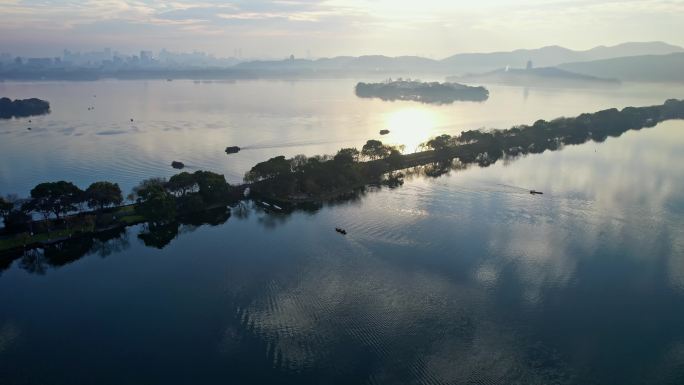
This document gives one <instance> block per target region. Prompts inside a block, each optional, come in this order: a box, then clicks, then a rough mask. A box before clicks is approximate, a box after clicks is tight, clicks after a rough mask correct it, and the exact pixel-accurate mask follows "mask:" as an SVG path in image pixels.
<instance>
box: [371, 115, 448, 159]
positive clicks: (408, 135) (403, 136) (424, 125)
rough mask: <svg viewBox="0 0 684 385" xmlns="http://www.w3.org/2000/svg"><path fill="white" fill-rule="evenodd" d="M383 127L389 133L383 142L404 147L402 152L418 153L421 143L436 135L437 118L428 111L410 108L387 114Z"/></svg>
mask: <svg viewBox="0 0 684 385" xmlns="http://www.w3.org/2000/svg"><path fill="white" fill-rule="evenodd" d="M385 125H386V128H387V129H388V130H390V133H389V134H388V135H387V137H386V138H387V139H385V140H383V141H386V142H387V143H388V144H395V145H399V144H401V145H404V146H405V149H404V152H405V153H412V152H416V151H418V147H419V146H420V145H421V143H424V142H426V141H427V140H428V139H430V138H431V137H433V136H435V135H437V133H436V130H437V128H438V126H439V117H438V116H437V114H435V113H434V112H433V111H430V110H429V109H426V108H420V107H410V108H405V109H402V110H398V111H394V112H391V113H389V114H388V115H387V117H386V118H385Z"/></svg>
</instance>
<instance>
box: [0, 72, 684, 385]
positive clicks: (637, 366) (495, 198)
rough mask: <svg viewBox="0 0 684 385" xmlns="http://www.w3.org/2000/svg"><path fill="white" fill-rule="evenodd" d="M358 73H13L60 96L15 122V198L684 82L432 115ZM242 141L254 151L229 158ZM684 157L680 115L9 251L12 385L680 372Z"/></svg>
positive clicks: (683, 377)
mask: <svg viewBox="0 0 684 385" xmlns="http://www.w3.org/2000/svg"><path fill="white" fill-rule="evenodd" d="M353 85H354V82H353V81H350V80H330V81H319V80H317V81H301V82H276V81H274V82H269V81H248V82H237V83H197V84H196V83H194V82H191V81H173V82H160V81H150V82H121V81H103V82H83V83H24V84H22V83H0V96H5V95H6V96H9V97H12V98H19V97H22V98H23V97H40V98H45V99H47V100H49V101H50V102H51V104H52V110H53V112H52V113H51V114H50V115H46V116H42V117H34V118H31V120H32V122H31V123H30V124H29V123H28V119H21V120H11V121H0V194H5V193H19V194H20V195H26V194H27V193H28V190H29V189H30V188H31V187H32V186H33V185H35V184H37V183H39V182H42V181H48V180H58V179H66V180H71V181H74V182H76V183H77V184H79V185H80V186H81V187H86V186H87V184H88V183H90V182H92V181H96V180H102V179H105V180H112V181H115V182H118V183H120V184H121V185H122V187H123V188H124V189H125V190H128V189H130V187H132V186H133V185H134V184H136V183H137V182H138V181H139V180H141V179H143V178H147V177H153V176H169V175H172V174H173V173H174V170H173V169H171V167H170V162H171V161H172V160H180V161H183V162H185V163H186V164H187V165H188V166H189V168H191V169H208V170H212V171H217V172H221V173H225V174H226V176H227V178H228V179H229V180H230V181H233V182H238V181H239V180H240V179H241V176H242V174H244V172H245V171H247V170H248V169H249V168H250V167H251V166H252V165H253V164H254V163H256V162H258V161H261V160H265V159H267V158H269V157H272V156H276V155H280V154H283V155H288V156H289V155H294V154H297V153H305V154H307V155H313V154H319V153H333V152H334V151H335V150H336V149H338V148H340V147H343V146H357V147H360V146H361V145H362V144H363V143H364V142H365V140H367V139H370V138H379V135H378V131H379V130H380V129H383V128H387V129H390V130H391V133H390V134H389V135H387V136H386V137H382V140H383V141H386V142H388V143H393V144H404V145H406V148H407V151H412V150H413V149H415V148H416V146H417V145H418V144H419V143H420V142H422V141H424V140H425V139H426V138H428V137H430V136H433V135H436V134H440V133H457V132H459V131H461V130H465V129H473V128H479V127H497V128H507V127H509V126H511V125H514V124H521V123H531V122H533V121H535V120H537V119H540V118H544V119H552V118H554V117H558V116H574V115H577V114H579V113H582V112H593V111H596V110H599V109H603V108H609V107H624V106H628V105H634V106H641V105H650V104H660V103H662V102H663V101H664V100H665V99H667V98H670V97H680V98H681V97H682V96H683V95H681V91H682V88H681V87H674V86H672V87H667V86H653V85H639V86H637V85H625V86H623V87H621V88H618V89H610V90H587V89H585V90H565V91H560V90H550V89H529V90H525V89H522V88H516V87H490V92H491V97H490V100H488V101H487V102H484V103H456V104H453V105H447V106H428V105H422V104H417V103H412V102H394V103H391V102H382V101H373V100H364V99H357V98H356V97H355V96H354V94H353ZM94 95H96V97H95V96H94ZM91 106H94V107H95V110H93V111H88V110H87V108H88V107H91ZM131 118H133V119H134V122H132V123H131V122H130V119H131ZM29 125H30V126H31V127H32V130H31V131H28V130H26V127H27V126H29ZM233 144H236V145H239V146H243V147H245V148H246V149H245V150H243V151H241V152H240V153H238V154H234V155H226V154H225V153H224V152H223V149H224V148H225V147H226V146H228V145H233ZM683 164H684V121H668V122H664V123H662V124H659V125H658V126H656V127H653V128H649V129H644V130H640V131H631V132H628V133H626V134H624V135H622V136H621V137H619V138H609V139H608V140H606V141H605V142H603V143H593V142H590V143H586V144H584V145H580V146H569V147H566V148H564V149H563V150H561V151H556V152H546V153H544V154H541V155H532V156H527V157H524V158H521V159H518V160H515V161H511V162H509V163H507V164H505V163H503V162H501V163H497V164H495V165H493V166H490V167H488V168H478V167H471V168H468V169H466V170H458V171H456V170H454V171H452V172H451V173H450V174H448V175H444V176H441V177H439V178H427V177H421V176H415V177H412V178H407V180H406V182H405V183H404V185H403V186H401V187H398V188H395V189H387V188H383V189H370V190H368V191H366V192H365V193H364V194H361V195H359V196H357V197H356V199H353V200H350V201H342V202H338V203H336V204H331V205H326V206H325V207H323V208H322V209H320V210H318V211H315V212H301V211H300V212H295V213H292V214H290V215H284V214H279V215H272V214H268V213H265V212H263V211H262V210H260V209H259V208H257V207H254V206H253V205H252V204H250V203H248V204H245V205H244V206H242V207H236V208H233V209H232V215H231V216H230V218H228V219H227V220H225V219H226V218H225V217H223V218H220V219H219V220H205V222H212V223H211V224H206V225H199V224H200V223H199V222H196V223H186V224H180V225H178V226H177V227H174V228H173V229H170V230H169V229H161V230H159V229H157V230H158V231H156V232H154V231H153V234H152V236H150V234H149V231H148V229H146V228H144V227H143V226H137V227H131V228H128V229H127V230H126V232H125V233H123V234H117V235H116V236H114V235H112V236H110V237H109V238H104V237H103V238H101V239H96V240H93V241H92V242H90V243H87V244H85V245H83V244H79V245H67V246H64V247H62V248H61V249H58V250H46V251H45V252H40V251H38V252H35V253H29V254H27V255H25V256H24V257H22V258H20V259H18V260H15V261H13V262H11V264H9V265H7V263H5V264H0V266H2V267H1V268H2V269H4V270H2V272H1V273H0V295H1V298H2V300H1V301H0V383H1V384H3V385H4V384H91V383H98V384H153V383H154V384H157V383H158V384H188V383H197V384H219V383H236V384H269V383H273V384H275V383H278V384H328V383H330V384H356V383H359V384H362V383H367V384H393V383H397V384H463V383H473V384H498V383H500V384H511V383H518V384H681V383H684V167H682V165H683ZM532 188H534V189H537V190H541V191H544V192H545V194H544V195H541V196H532V195H530V194H529V193H528V191H529V190H530V189H532ZM336 226H339V227H344V228H346V229H347V231H348V235H347V236H341V235H339V234H337V233H335V232H334V230H333V229H334V227H336ZM141 233H142V237H139V234H141Z"/></svg>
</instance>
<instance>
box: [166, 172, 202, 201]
mask: <svg viewBox="0 0 684 385" xmlns="http://www.w3.org/2000/svg"><path fill="white" fill-rule="evenodd" d="M196 186H197V178H196V176H195V175H193V174H190V173H187V172H182V173H180V174H176V175H174V176H172V177H171V178H169V181H168V182H167V183H166V188H167V189H168V190H169V191H171V192H172V193H174V194H175V195H176V196H184V195H185V194H187V193H189V192H192V191H193V190H194V189H195V187H196Z"/></svg>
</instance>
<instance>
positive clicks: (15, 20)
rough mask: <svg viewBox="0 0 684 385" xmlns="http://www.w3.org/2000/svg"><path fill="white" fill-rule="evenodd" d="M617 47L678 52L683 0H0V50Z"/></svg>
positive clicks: (431, 52)
mask: <svg viewBox="0 0 684 385" xmlns="http://www.w3.org/2000/svg"><path fill="white" fill-rule="evenodd" d="M626 41H665V42H667V43H671V44H676V45H682V46H684V0H681V1H675V0H627V1H610V0H605V1H604V0H596V1H593V0H592V1H587V0H478V1H461V0H413V1H401V0H320V1H313V0H311V1H305V0H273V1H266V0H235V1H214V0H202V1H188V0H176V1H173V0H172V1H161V0H138V1H126V0H85V1H69V0H60V1H58V0H0V51H1V52H11V53H13V54H16V55H24V56H55V55H58V54H59V53H61V51H62V49H64V48H67V49H71V50H101V49H102V48H104V47H110V48H112V49H114V50H118V51H120V52H123V53H133V52H137V51H139V50H141V49H145V50H153V51H158V50H160V49H162V48H165V49H168V50H171V51H185V52H187V51H192V50H199V51H204V52H208V53H212V54H215V55H217V56H222V57H226V56H233V54H234V53H235V52H236V50H238V49H239V50H241V52H242V56H243V57H253V58H280V57H285V56H289V55H290V54H293V55H295V56H297V57H309V56H310V57H328V56H338V55H363V54H383V55H389V56H398V55H420V56H426V57H432V58H443V57H446V56H449V55H452V54H455V53H460V52H492V51H507V50H513V49H517V48H538V47H542V46H547V45H561V46H564V47H568V48H572V49H588V48H591V47H594V46H597V45H615V44H619V43H622V42H626Z"/></svg>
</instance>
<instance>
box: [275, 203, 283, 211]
mask: <svg viewBox="0 0 684 385" xmlns="http://www.w3.org/2000/svg"><path fill="white" fill-rule="evenodd" d="M272 206H273V208H274V209H277V210H281V211H282V210H283V208H282V207H280V206H278V205H277V204H273V205H272Z"/></svg>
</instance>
